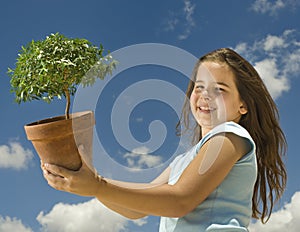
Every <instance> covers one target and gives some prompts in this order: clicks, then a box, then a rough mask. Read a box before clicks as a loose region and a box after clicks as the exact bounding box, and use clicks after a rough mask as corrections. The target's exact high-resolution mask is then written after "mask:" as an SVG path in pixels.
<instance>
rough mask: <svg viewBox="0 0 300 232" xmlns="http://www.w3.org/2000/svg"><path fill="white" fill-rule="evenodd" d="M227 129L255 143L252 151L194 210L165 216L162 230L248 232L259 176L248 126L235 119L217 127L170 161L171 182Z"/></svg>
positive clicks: (161, 221)
mask: <svg viewBox="0 0 300 232" xmlns="http://www.w3.org/2000/svg"><path fill="white" fill-rule="evenodd" d="M223 132H227V133H234V134H236V135H238V136H240V137H242V138H245V139H246V140H247V141H248V142H249V144H250V145H251V150H250V152H249V153H247V154H245V155H244V156H243V157H242V158H241V159H240V160H238V161H237V162H236V163H235V164H234V166H233V168H232V169H231V171H230V172H229V174H228V175H227V176H226V178H225V179H224V180H223V182H222V183H221V184H220V185H219V186H218V187H217V188H216V189H215V190H214V191H213V192H212V193H211V194H210V195H209V196H208V197H207V198H206V199H205V200H204V201H203V202H202V203H201V204H200V205H198V206H197V207H196V208H195V209H194V210H193V211H192V212H190V213H188V214H187V215H185V216H184V217H181V218H167V217H162V218H161V220H160V228H159V231H160V232H196V231H197V232H204V231H205V232H206V231H207V232H208V231H209V232H213V231H216V232H217V231H222V232H235V231H236V232H241V231H243V232H245V231H248V230H247V227H248V225H249V223H250V220H251V215H252V195H253V188H254V184H255V181H256V178H257V163H256V154H255V143H254V141H253V140H252V138H251V136H250V134H249V133H248V131H247V130H246V129H244V128H243V127H242V126H240V125H239V124H237V123H234V122H226V123H223V124H220V125H218V126H216V127H215V128H213V129H212V130H211V131H210V132H209V133H207V134H206V135H205V136H204V137H203V138H202V139H201V140H200V141H199V143H198V144H196V145H195V146H194V147H192V148H191V149H190V150H189V151H188V152H186V153H184V154H182V155H179V156H177V157H176V158H175V159H174V161H173V162H172V163H171V164H170V167H171V173H170V177H169V184H171V185H174V184H175V183H176V182H177V180H178V179H179V177H180V176H181V174H182V172H183V171H184V170H185V168H186V167H187V166H188V165H189V163H190V162H191V161H192V160H193V159H194V158H195V156H196V155H197V154H198V151H199V149H200V148H201V146H202V145H203V144H204V143H205V142H206V141H207V140H208V139H210V138H211V137H212V136H214V135H216V134H220V133H223Z"/></svg>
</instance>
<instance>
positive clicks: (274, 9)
mask: <svg viewBox="0 0 300 232" xmlns="http://www.w3.org/2000/svg"><path fill="white" fill-rule="evenodd" d="M299 3H300V2H299V0H256V1H255V2H254V3H253V4H252V5H251V7H250V8H251V10H253V11H254V12H256V13H261V14H269V15H271V16H274V15H276V14H277V13H278V12H279V10H282V9H284V8H290V9H294V8H296V7H297V6H298V5H299Z"/></svg>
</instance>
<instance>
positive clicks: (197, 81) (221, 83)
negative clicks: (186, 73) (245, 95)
mask: <svg viewBox="0 0 300 232" xmlns="http://www.w3.org/2000/svg"><path fill="white" fill-rule="evenodd" d="M199 82H201V83H204V81H202V80H196V81H195V83H199ZM214 83H216V84H218V85H223V86H225V87H227V88H230V86H229V85H227V84H226V83H224V82H214Z"/></svg>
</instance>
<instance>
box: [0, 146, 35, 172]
mask: <svg viewBox="0 0 300 232" xmlns="http://www.w3.org/2000/svg"><path fill="white" fill-rule="evenodd" d="M32 158H33V152H32V151H31V150H29V149H25V148H23V147H22V145H21V144H20V143H18V142H11V143H9V144H8V145H1V146H0V168H10V169H15V170H21V169H27V168H28V165H29V164H30V161H31V160H32Z"/></svg>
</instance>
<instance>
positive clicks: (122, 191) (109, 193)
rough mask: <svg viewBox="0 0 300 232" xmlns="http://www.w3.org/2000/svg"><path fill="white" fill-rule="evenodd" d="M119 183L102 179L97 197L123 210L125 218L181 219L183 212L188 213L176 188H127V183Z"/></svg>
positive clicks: (146, 186) (148, 186) (145, 186)
mask: <svg viewBox="0 0 300 232" xmlns="http://www.w3.org/2000/svg"><path fill="white" fill-rule="evenodd" d="M117 183H118V182H115V181H114V183H113V182H110V181H109V180H103V179H102V180H101V181H100V183H99V188H98V191H97V195H96V197H97V198H98V200H100V201H101V202H103V203H106V204H112V205H111V206H114V207H117V209H122V210H121V212H119V213H122V215H124V216H125V215H127V216H129V217H132V216H145V215H156V216H167V217H180V216H182V215H184V214H183V212H184V213H186V212H185V211H184V207H183V205H182V202H183V197H181V196H180V194H178V191H177V190H176V187H175V186H172V185H168V184H163V185H155V184H132V183H129V185H131V186H127V185H126V184H125V183H126V182H125V183H124V182H120V184H117ZM122 183H123V184H122ZM124 209H126V210H125V211H124ZM115 211H116V210H115ZM124 213H125V214H124Z"/></svg>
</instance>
